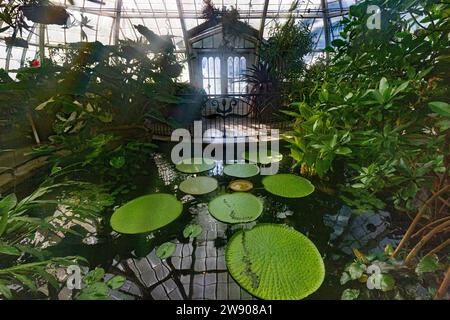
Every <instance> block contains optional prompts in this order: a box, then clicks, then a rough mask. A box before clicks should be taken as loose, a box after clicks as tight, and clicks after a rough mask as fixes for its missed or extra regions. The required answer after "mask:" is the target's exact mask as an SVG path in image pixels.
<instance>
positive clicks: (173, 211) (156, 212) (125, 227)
mask: <svg viewBox="0 0 450 320" xmlns="http://www.w3.org/2000/svg"><path fill="white" fill-rule="evenodd" d="M182 211H183V205H182V204H181V202H180V201H178V200H177V198H176V197H175V196H173V195H171V194H167V193H154V194H150V195H146V196H143V197H139V198H136V199H134V200H131V201H130V202H128V203H126V204H124V205H123V206H122V207H120V208H119V209H117V210H116V211H115V212H114V214H113V215H112V217H111V227H112V228H113V229H114V230H115V231H117V232H120V233H126V234H138V233H146V232H150V231H154V230H157V229H159V228H162V227H164V226H166V225H168V224H169V223H171V222H172V221H174V220H175V219H176V218H178V217H179V216H180V215H181V213H182Z"/></svg>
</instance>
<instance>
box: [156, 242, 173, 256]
mask: <svg viewBox="0 0 450 320" xmlns="http://www.w3.org/2000/svg"><path fill="white" fill-rule="evenodd" d="M176 249H177V245H176V244H175V243H173V242H164V243H163V244H162V245H160V246H159V247H158V249H156V256H157V257H158V258H160V259H161V260H164V259H167V258H169V257H171V256H172V255H173V254H174V253H175V250H176Z"/></svg>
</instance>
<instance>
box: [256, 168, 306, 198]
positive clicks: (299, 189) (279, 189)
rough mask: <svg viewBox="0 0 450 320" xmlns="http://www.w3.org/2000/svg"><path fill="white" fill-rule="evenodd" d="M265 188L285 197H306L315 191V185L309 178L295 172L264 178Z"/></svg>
mask: <svg viewBox="0 0 450 320" xmlns="http://www.w3.org/2000/svg"><path fill="white" fill-rule="evenodd" d="M262 184H263V185H264V189H266V190H267V191H268V192H270V193H272V194H275V195H277V196H280V197H285V198H301V197H306V196H308V195H310V194H311V193H313V192H314V189H315V188H314V185H313V184H312V183H311V182H310V181H309V180H307V179H305V178H303V177H299V176H296V175H293V174H275V175H272V176H267V177H265V178H264V179H263V180H262Z"/></svg>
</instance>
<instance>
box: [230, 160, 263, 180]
mask: <svg viewBox="0 0 450 320" xmlns="http://www.w3.org/2000/svg"><path fill="white" fill-rule="evenodd" d="M223 173H225V174H226V175H227V176H231V177H236V178H250V177H254V176H256V175H258V174H259V167H258V166H257V165H255V164H251V163H236V164H230V165H228V166H225V168H223Z"/></svg>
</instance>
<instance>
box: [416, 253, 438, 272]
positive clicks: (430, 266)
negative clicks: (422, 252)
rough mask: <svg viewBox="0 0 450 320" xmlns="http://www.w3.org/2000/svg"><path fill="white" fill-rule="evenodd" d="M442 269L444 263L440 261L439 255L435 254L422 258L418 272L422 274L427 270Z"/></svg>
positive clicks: (417, 268)
mask: <svg viewBox="0 0 450 320" xmlns="http://www.w3.org/2000/svg"><path fill="white" fill-rule="evenodd" d="M440 269H442V264H440V263H439V257H438V256H437V255H435V254H433V255H431V256H425V257H423V258H422V259H420V261H419V263H418V264H417V267H416V273H417V274H422V273H427V272H435V271H437V270H440Z"/></svg>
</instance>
